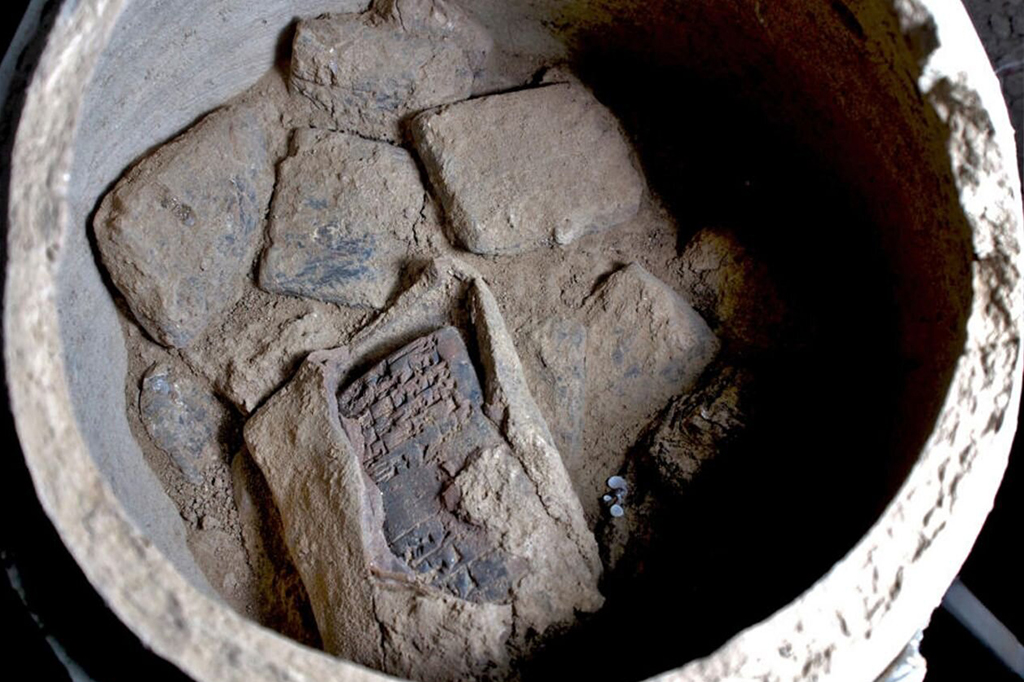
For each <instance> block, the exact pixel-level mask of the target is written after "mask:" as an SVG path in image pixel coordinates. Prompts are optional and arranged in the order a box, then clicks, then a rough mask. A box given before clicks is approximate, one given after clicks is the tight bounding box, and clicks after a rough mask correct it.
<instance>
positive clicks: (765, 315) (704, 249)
mask: <svg viewBox="0 0 1024 682" xmlns="http://www.w3.org/2000/svg"><path fill="white" fill-rule="evenodd" d="M679 267H680V272H681V274H682V283H683V286H684V287H685V288H686V291H687V293H688V294H689V297H690V300H691V301H692V302H693V306H694V308H696V309H697V310H698V311H700V313H701V315H703V316H704V317H705V319H707V320H708V321H709V322H710V324H711V325H712V326H714V327H715V330H716V331H717V332H718V333H719V334H721V336H722V338H723V339H726V340H728V341H729V342H730V343H731V344H732V345H733V346H734V347H735V348H736V349H737V350H740V351H745V350H768V349H771V348H777V347H778V346H779V344H780V343H781V342H782V341H783V339H784V338H785V337H786V336H787V334H786V331H787V326H789V325H791V324H792V320H791V319H790V315H789V314H788V312H787V310H786V307H785V305H784V304H783V302H782V296H781V295H780V293H779V291H778V287H777V286H776V284H775V281H774V279H773V277H772V276H771V273H770V272H769V270H768V267H767V265H766V264H765V263H763V262H762V261H760V260H758V259H757V258H756V257H755V255H754V254H752V253H751V252H750V250H749V249H747V248H746V247H745V246H744V245H743V243H742V242H741V240H740V239H739V238H738V237H737V235H736V234H735V233H733V232H731V231H729V230H721V229H704V230H701V231H700V232H698V233H697V234H696V235H694V236H693V238H691V239H690V241H689V242H687V244H686V247H685V249H684V250H683V253H682V254H681V255H680V257H679ZM789 336H792V334H790V335H789Z"/></svg>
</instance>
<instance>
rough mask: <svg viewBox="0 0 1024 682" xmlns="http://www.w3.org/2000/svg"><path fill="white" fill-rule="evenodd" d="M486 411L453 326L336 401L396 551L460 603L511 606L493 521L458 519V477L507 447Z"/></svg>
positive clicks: (418, 342)
mask: <svg viewBox="0 0 1024 682" xmlns="http://www.w3.org/2000/svg"><path fill="white" fill-rule="evenodd" d="M482 406H483V396H482V393H481V389H480V382H479V381H478V380H477V376H476V371H475V370H474V369H473V365H472V364H471V363H470V360H469V354H468V353H467V352H466V346H465V343H463V341H462V337H461V336H459V333H458V331H456V330H455V329H454V328H453V327H444V328H443V329H440V330H438V331H436V332H434V333H433V334H428V335H427V336H424V337H421V338H419V339H417V340H416V341H414V342H412V343H411V344H409V345H408V346H406V347H405V348H403V349H401V350H399V351H398V352H396V353H395V354H393V355H391V356H389V357H388V358H387V359H386V360H384V361H382V362H381V363H379V364H378V365H376V366H375V367H374V368H373V369H371V370H370V371H369V372H368V373H367V374H366V375H364V376H363V377H362V378H361V379H359V380H357V381H356V382H355V383H353V384H352V385H350V386H349V387H348V388H346V389H345V390H344V391H342V392H341V393H340V394H339V395H338V413H339V414H340V415H341V424H342V427H343V428H344V429H345V433H346V434H347V435H348V437H349V441H350V442H351V443H352V444H353V445H354V446H355V447H356V449H357V450H361V452H360V453H359V456H360V458H361V461H362V464H363V468H364V470H365V471H366V474H367V475H368V476H369V477H370V479H371V480H372V481H373V482H374V483H375V484H376V486H377V487H378V488H379V489H380V492H381V496H382V502H383V505H384V538H385V540H386V541H387V543H388V547H389V548H390V549H391V553H392V554H394V555H395V556H396V557H398V558H399V559H400V560H401V561H402V562H403V563H404V564H405V565H406V566H407V567H408V568H409V569H410V570H412V571H415V572H417V573H420V574H424V575H426V576H428V577H429V582H430V584H431V585H433V586H435V587H438V588H440V589H443V590H446V591H448V592H450V593H451V594H453V595H454V596H456V597H459V598H461V599H468V600H470V601H478V602H505V601H507V600H508V597H509V592H510V590H511V583H512V578H511V577H510V575H509V572H508V562H509V557H508V556H506V555H505V553H504V552H501V551H500V550H498V549H497V548H496V547H494V546H492V543H491V542H490V541H489V540H488V538H487V534H486V533H485V532H484V531H483V528H485V527H486V524H479V525H471V524H469V523H467V522H466V521H465V520H462V519H460V518H459V517H457V516H456V515H455V513H454V512H456V511H458V507H459V499H460V497H461V496H460V494H459V487H458V486H453V485H452V479H453V477H454V476H455V475H456V474H458V472H460V471H461V470H462V469H463V467H465V466H466V463H467V461H468V460H469V458H470V457H472V456H474V455H476V454H477V453H479V452H480V451H481V450H484V449H487V448H494V447H498V446H499V445H501V444H502V443H503V440H502V438H501V434H500V433H499V432H498V430H497V428H496V427H495V426H494V424H493V423H491V421H490V420H488V419H487V418H486V417H485V416H484V415H483V412H482V411H481V408H482Z"/></svg>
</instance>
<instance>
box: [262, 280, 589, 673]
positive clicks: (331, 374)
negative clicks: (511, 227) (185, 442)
mask: <svg viewBox="0 0 1024 682" xmlns="http://www.w3.org/2000/svg"><path fill="white" fill-rule="evenodd" d="M467 312H469V314H470V316H471V319H472V322H467V320H466V314H467ZM453 323H456V324H459V325H461V329H462V331H460V330H459V329H457V328H455V327H453V326H451V325H452V324H453ZM467 333H475V336H476V344H475V346H474V347H475V348H477V349H478V351H479V356H480V365H481V367H482V368H483V370H482V372H481V373H479V374H478V370H477V369H476V368H475V366H474V364H473V362H472V361H471V358H470V355H469V353H468V351H467V347H466V339H467V336H466V334H467ZM396 348H397V349H398V350H394V349H396ZM380 358H383V359H380ZM367 360H371V361H372V362H371V363H370V365H369V367H367V365H366V361H367ZM481 379H482V380H483V381H482V382H481ZM489 415H495V416H499V417H500V420H499V421H492V418H491V417H490V416H489ZM498 424H501V426H500V427H499V426H498ZM283 425H287V426H286V428H282V426H283ZM245 438H246V444H247V446H248V447H249V449H250V451H251V452H252V453H253V457H254V459H255V460H256V462H257V463H258V464H259V466H260V468H261V470H262V471H263V472H264V474H265V476H266V480H267V483H268V485H269V487H270V490H271V491H272V493H273V496H274V500H275V502H276V503H277V506H278V508H279V510H280V512H281V518H282V522H283V525H284V533H285V539H286V542H287V544H288V546H289V548H290V550H291V553H292V555H293V557H294V558H295V563H296V566H297V568H298V570H299V572H300V574H301V575H302V577H303V582H304V583H305V584H306V586H307V589H308V590H309V595H310V601H311V604H312V606H313V610H314V613H315V615H316V619H317V623H318V625H319V627H320V631H321V634H322V636H323V640H324V645H325V648H326V649H327V650H328V651H330V652H332V653H335V654H338V655H341V656H344V657H346V658H349V659H351V660H354V661H357V662H359V663H362V664H364V665H371V666H375V667H378V668H381V669H383V670H385V671H386V672H389V673H391V674H396V675H402V676H406V677H412V678H415V679H423V680H449V679H467V678H478V677H481V676H498V677H500V676H503V675H505V674H507V673H508V665H509V664H510V661H511V660H512V659H514V657H516V656H518V655H521V654H523V653H524V652H526V651H527V650H528V649H529V647H531V646H534V645H535V644H536V643H537V642H538V641H542V639H543V635H544V633H545V632H546V631H548V629H549V628H551V627H553V626H555V625H564V624H568V623H569V622H571V621H572V619H573V618H574V615H575V612H576V611H577V610H579V611H593V610H596V609H597V608H599V607H600V605H601V603H602V599H601V596H600V594H599V593H598V592H597V589H596V585H597V580H598V577H599V575H600V561H599V559H598V556H597V546H596V543H595V542H594V540H593V536H592V535H591V534H590V533H589V531H587V528H586V525H585V522H584V519H583V514H582V509H581V508H580V506H579V501H578V500H577V499H576V498H575V496H574V494H573V492H572V488H571V484H570V482H569V478H568V476H567V475H566V473H565V469H564V467H563V466H562V462H561V460H560V458H559V456H558V452H557V451H556V450H555V449H554V448H553V447H552V445H551V441H550V436H549V435H548V433H547V427H546V425H545V424H544V423H543V420H542V419H541V418H540V416H539V412H538V411H537V409H536V407H535V406H534V405H533V404H532V398H530V397H529V394H528V392H526V391H525V380H524V379H523V378H522V370H521V368H520V366H519V363H518V359H517V358H516V357H515V354H514V351H513V350H512V343H511V339H510V338H509V337H508V334H507V332H506V330H505V328H504V324H503V322H502V321H501V318H500V316H499V315H498V313H497V307H496V303H495V301H494V299H493V296H491V294H490V292H489V291H488V290H487V288H486V285H485V284H484V283H483V280H482V279H481V278H480V277H479V275H477V274H476V273H475V272H473V271H472V270H470V269H469V268H467V267H466V266H463V265H461V264H459V263H456V262H455V261H436V262H434V263H433V264H432V265H431V266H430V267H428V269H427V271H426V272H425V273H424V274H423V276H422V277H421V279H420V280H419V281H418V282H417V283H416V284H414V285H413V286H412V287H411V288H410V289H409V290H408V291H406V292H404V293H403V294H402V295H401V296H399V298H398V299H397V300H396V302H395V303H394V304H393V305H392V307H390V308H389V309H388V310H387V311H386V312H385V313H384V314H383V315H381V316H380V317H379V318H378V319H377V320H376V321H375V322H374V323H373V324H371V325H370V326H369V327H368V328H366V329H365V330H364V331H363V332H361V333H360V334H359V335H357V337H356V338H354V339H353V340H352V341H351V343H350V344H349V345H348V346H346V347H343V348H339V349H336V350H333V351H324V352H318V353H313V354H312V355H311V356H310V357H309V358H308V359H307V361H306V362H305V363H304V364H303V365H302V367H301V368H300V370H299V372H298V374H297V376H296V377H295V378H294V379H293V380H292V381H291V382H290V383H288V384H287V385H286V386H285V387H284V388H283V389H281V390H280V391H278V393H276V394H275V395H274V396H273V397H272V398H271V399H270V400H269V401H268V402H267V404H266V405H264V406H263V407H261V408H260V409H259V410H258V411H257V412H256V414H255V415H254V416H253V418H252V419H250V420H249V422H248V424H247V425H246V428H245ZM382 633H383V636H382ZM538 638H539V639H538ZM428 650H429V651H430V652H431V655H430V656H423V654H422V652H423V651H428Z"/></svg>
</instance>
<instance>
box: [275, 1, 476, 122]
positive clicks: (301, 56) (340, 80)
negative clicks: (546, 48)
mask: <svg viewBox="0 0 1024 682" xmlns="http://www.w3.org/2000/svg"><path fill="white" fill-rule="evenodd" d="M386 5H387V6H385V7H383V8H381V10H383V11H381V10H371V11H368V12H364V13H362V14H336V15H326V16H322V17H318V18H316V19H307V20H303V21H300V22H299V24H298V27H297V29H296V33H295V40H294V42H293V45H292V67H291V82H292V86H293V87H294V88H295V90H296V91H298V92H299V93H300V94H302V95H303V96H305V97H307V98H309V99H310V100H311V101H312V102H313V104H314V105H316V106H317V107H318V108H319V109H320V110H321V111H323V112H324V114H325V115H326V116H327V118H328V120H329V124H330V125H331V126H332V127H334V128H336V129H338V130H345V131H350V132H356V133H358V134H360V135H364V136H368V137H373V138H376V139H384V140H398V139H401V137H402V134H401V128H400V124H401V122H402V120H403V119H405V118H406V117H408V116H409V115H410V114H413V113H416V112H419V111H422V110H424V109H428V108H430V107H435V106H438V105H440V104H445V103H448V102H455V101H458V100H462V99H465V98H467V97H469V95H470V93H471V91H472V87H473V69H474V68H475V67H474V65H476V68H479V64H480V63H482V57H481V53H483V54H486V52H487V50H488V48H489V43H488V42H487V38H486V34H485V33H484V32H483V30H482V29H480V28H478V27H476V26H475V25H471V20H470V19H469V18H468V16H466V15H465V14H464V13H463V12H461V11H457V10H454V9H452V8H451V6H450V5H448V4H447V3H442V2H438V1H437V0H434V2H430V1H429V0H406V1H405V2H394V3H386ZM385 14H386V15H387V16H385ZM406 16H408V21H406Z"/></svg>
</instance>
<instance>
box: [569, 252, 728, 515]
mask: <svg viewBox="0 0 1024 682" xmlns="http://www.w3.org/2000/svg"><path fill="white" fill-rule="evenodd" d="M585 317H586V324H587V388H586V405H587V410H586V424H585V426H584V446H583V447H584V450H583V452H584V455H583V457H582V458H581V460H580V461H579V462H578V464H577V466H576V467H575V468H574V469H571V470H570V474H571V475H572V476H573V481H574V483H575V485H576V489H577V490H578V491H580V494H581V498H582V500H581V501H582V502H583V506H584V509H585V510H586V511H587V518H588V521H590V522H591V523H596V521H597V520H599V518H600V508H601V500H600V497H599V496H597V495H593V494H592V493H588V492H587V491H594V490H602V489H604V487H605V482H606V479H607V478H608V474H609V472H617V471H621V470H622V468H623V463H624V461H625V458H626V453H627V452H628V450H629V449H630V448H631V447H632V446H633V445H634V444H635V442H636V439H637V437H638V436H639V435H640V432H641V431H642V430H643V429H644V428H645V427H646V426H647V425H648V424H649V423H650V422H651V420H652V419H654V418H655V417H656V416H657V414H658V412H659V411H661V410H662V409H664V407H665V406H666V405H667V404H668V402H669V400H671V399H672V398H673V397H675V396H677V395H680V394H683V393H686V392H687V391H689V390H690V389H691V388H692V387H693V386H694V384H695V383H696V381H697V379H698V378H699V377H700V376H701V373H702V372H703V371H704V369H705V368H706V367H707V366H708V364H710V363H711V361H712V360H713V359H714V357H715V355H716V354H717V352H718V349H719V342H718V339H717V338H716V337H715V335H714V334H713V333H712V332H711V330H710V329H709V328H708V326H707V324H705V322H704V320H703V319H701V317H700V315H698V314H697V312H696V311H695V310H694V309H693V308H691V307H690V305H689V303H687V302H686V300H685V299H683V298H682V297H681V296H679V295H678V294H677V293H676V292H675V291H673V290H672V289H671V288H670V287H669V286H668V285H666V284H665V283H663V282H661V281H660V280H658V279H657V278H655V277H654V276H653V275H652V274H650V273H649V272H647V271H646V270H644V269H643V268H642V267H641V266H640V265H638V264H636V263H633V264H631V265H628V266H627V267H625V268H623V269H621V270H619V271H617V272H615V273H613V274H612V275H611V276H610V277H609V278H608V280H607V281H606V282H605V283H604V285H602V287H601V288H600V289H599V290H598V291H597V292H595V293H594V295H593V296H592V297H591V298H590V300H589V301H588V302H587V304H586V307H585Z"/></svg>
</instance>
